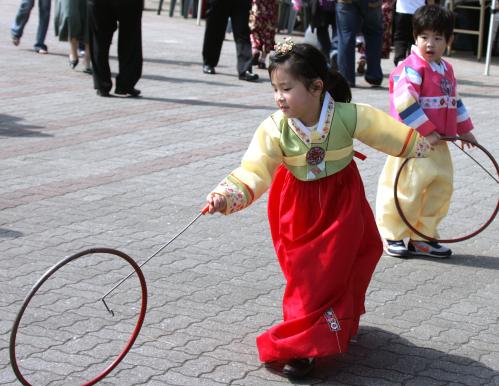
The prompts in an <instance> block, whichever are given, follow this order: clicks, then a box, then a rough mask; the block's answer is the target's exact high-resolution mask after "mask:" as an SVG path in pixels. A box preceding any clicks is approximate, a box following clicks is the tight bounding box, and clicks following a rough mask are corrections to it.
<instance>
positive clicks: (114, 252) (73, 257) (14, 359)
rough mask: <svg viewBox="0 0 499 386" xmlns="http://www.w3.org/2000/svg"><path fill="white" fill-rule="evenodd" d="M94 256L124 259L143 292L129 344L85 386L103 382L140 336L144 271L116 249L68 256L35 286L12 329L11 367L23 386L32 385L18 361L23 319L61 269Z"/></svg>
mask: <svg viewBox="0 0 499 386" xmlns="http://www.w3.org/2000/svg"><path fill="white" fill-rule="evenodd" d="M94 254H105V255H111V256H116V257H119V258H120V259H123V260H124V261H125V262H126V263H128V265H130V266H131V267H132V268H133V272H134V273H135V274H136V275H137V277H138V280H139V282H140V290H141V305H140V312H139V314H138V317H137V321H136V324H135V328H134V329H133V332H132V334H131V336H130V337H129V339H128V341H127V343H126V344H125V347H124V348H123V349H122V350H121V352H120V353H119V354H118V355H117V356H116V358H115V359H114V361H113V362H112V363H111V364H110V365H108V366H107V368H105V370H104V371H102V372H101V373H100V374H98V375H97V376H95V377H93V378H92V379H91V380H90V381H87V382H85V383H84V385H93V384H95V383H97V382H99V381H100V380H102V379H103V378H104V377H105V376H106V375H108V374H109V373H110V372H111V371H112V370H113V369H114V368H115V367H116V366H117V365H118V364H119V363H120V362H121V361H122V360H123V358H124V357H125V356H126V355H127V353H128V352H129V351H130V349H131V347H132V345H133V343H134V342H135V339H136V338H137V336H138V335H139V332H140V329H141V327H142V324H143V322H144V317H145V314H146V308H147V286H146V281H145V278H144V274H143V273H142V270H141V269H140V267H139V266H138V265H137V263H136V262H135V261H134V260H133V259H132V258H131V257H130V256H128V255H127V254H125V253H123V252H121V251H118V250H115V249H110V248H92V249H87V250H85V251H82V252H79V253H76V254H74V255H71V256H68V257H66V258H64V259H63V260H61V261H60V262H59V263H57V264H55V265H54V266H53V267H52V268H50V269H49V270H48V271H47V272H46V273H45V274H44V275H43V276H42V277H41V278H40V279H39V280H38V282H37V283H36V284H35V285H34V286H33V288H32V289H31V291H30V292H29V293H28V295H27V296H26V298H25V300H24V302H23V304H22V307H21V309H20V311H19V312H18V313H17V316H16V319H15V321H14V325H13V328H12V332H11V335H10V345H9V353H10V361H11V366H12V369H13V370H14V373H15V375H16V377H17V379H19V381H20V382H21V383H22V384H23V385H31V383H30V382H29V381H28V380H27V379H26V378H25V376H24V375H23V373H22V372H21V370H20V368H19V365H18V359H17V356H16V338H17V333H18V329H19V326H20V323H21V320H22V317H23V315H24V313H25V311H26V309H27V307H28V305H29V304H30V302H31V300H32V299H33V297H34V296H35V294H37V292H38V291H39V290H40V288H41V287H42V286H43V284H44V283H45V282H46V281H47V280H48V279H49V278H51V277H52V276H53V275H54V274H55V273H56V272H57V271H59V270H60V269H61V268H63V267H64V266H66V265H68V264H69V263H71V262H74V261H75V260H79V259H82V258H85V257H88V256H90V255H94Z"/></svg>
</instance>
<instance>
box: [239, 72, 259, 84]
mask: <svg viewBox="0 0 499 386" xmlns="http://www.w3.org/2000/svg"><path fill="white" fill-rule="evenodd" d="M239 79H241V80H246V81H248V82H256V81H257V80H258V79H259V77H258V74H253V73H252V72H249V71H244V72H243V73H242V74H239Z"/></svg>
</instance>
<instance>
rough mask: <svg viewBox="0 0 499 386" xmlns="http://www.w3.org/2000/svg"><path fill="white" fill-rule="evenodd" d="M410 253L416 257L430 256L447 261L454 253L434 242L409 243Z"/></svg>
mask: <svg viewBox="0 0 499 386" xmlns="http://www.w3.org/2000/svg"><path fill="white" fill-rule="evenodd" d="M409 252H410V254H411V255H414V256H430V257H439V258H441V259H445V258H447V257H449V256H450V255H452V251H451V250H450V249H449V248H447V247H445V246H443V245H440V244H439V243H436V242H434V241H413V240H411V241H409Z"/></svg>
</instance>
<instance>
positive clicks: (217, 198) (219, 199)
mask: <svg viewBox="0 0 499 386" xmlns="http://www.w3.org/2000/svg"><path fill="white" fill-rule="evenodd" d="M206 203H207V204H208V213H210V214H213V213H215V212H224V211H225V208H226V207H227V200H226V199H225V196H222V195H221V194H218V193H210V194H208V196H207V197H206Z"/></svg>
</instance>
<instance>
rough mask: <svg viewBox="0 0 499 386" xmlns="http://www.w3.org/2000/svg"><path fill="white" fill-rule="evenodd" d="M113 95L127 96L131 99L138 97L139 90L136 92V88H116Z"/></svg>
mask: <svg viewBox="0 0 499 386" xmlns="http://www.w3.org/2000/svg"><path fill="white" fill-rule="evenodd" d="M114 93H115V94H118V95H129V96H131V97H138V96H139V95H140V90H137V89H136V88H131V89H129V90H122V89H121V88H116V89H115V90H114Z"/></svg>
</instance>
